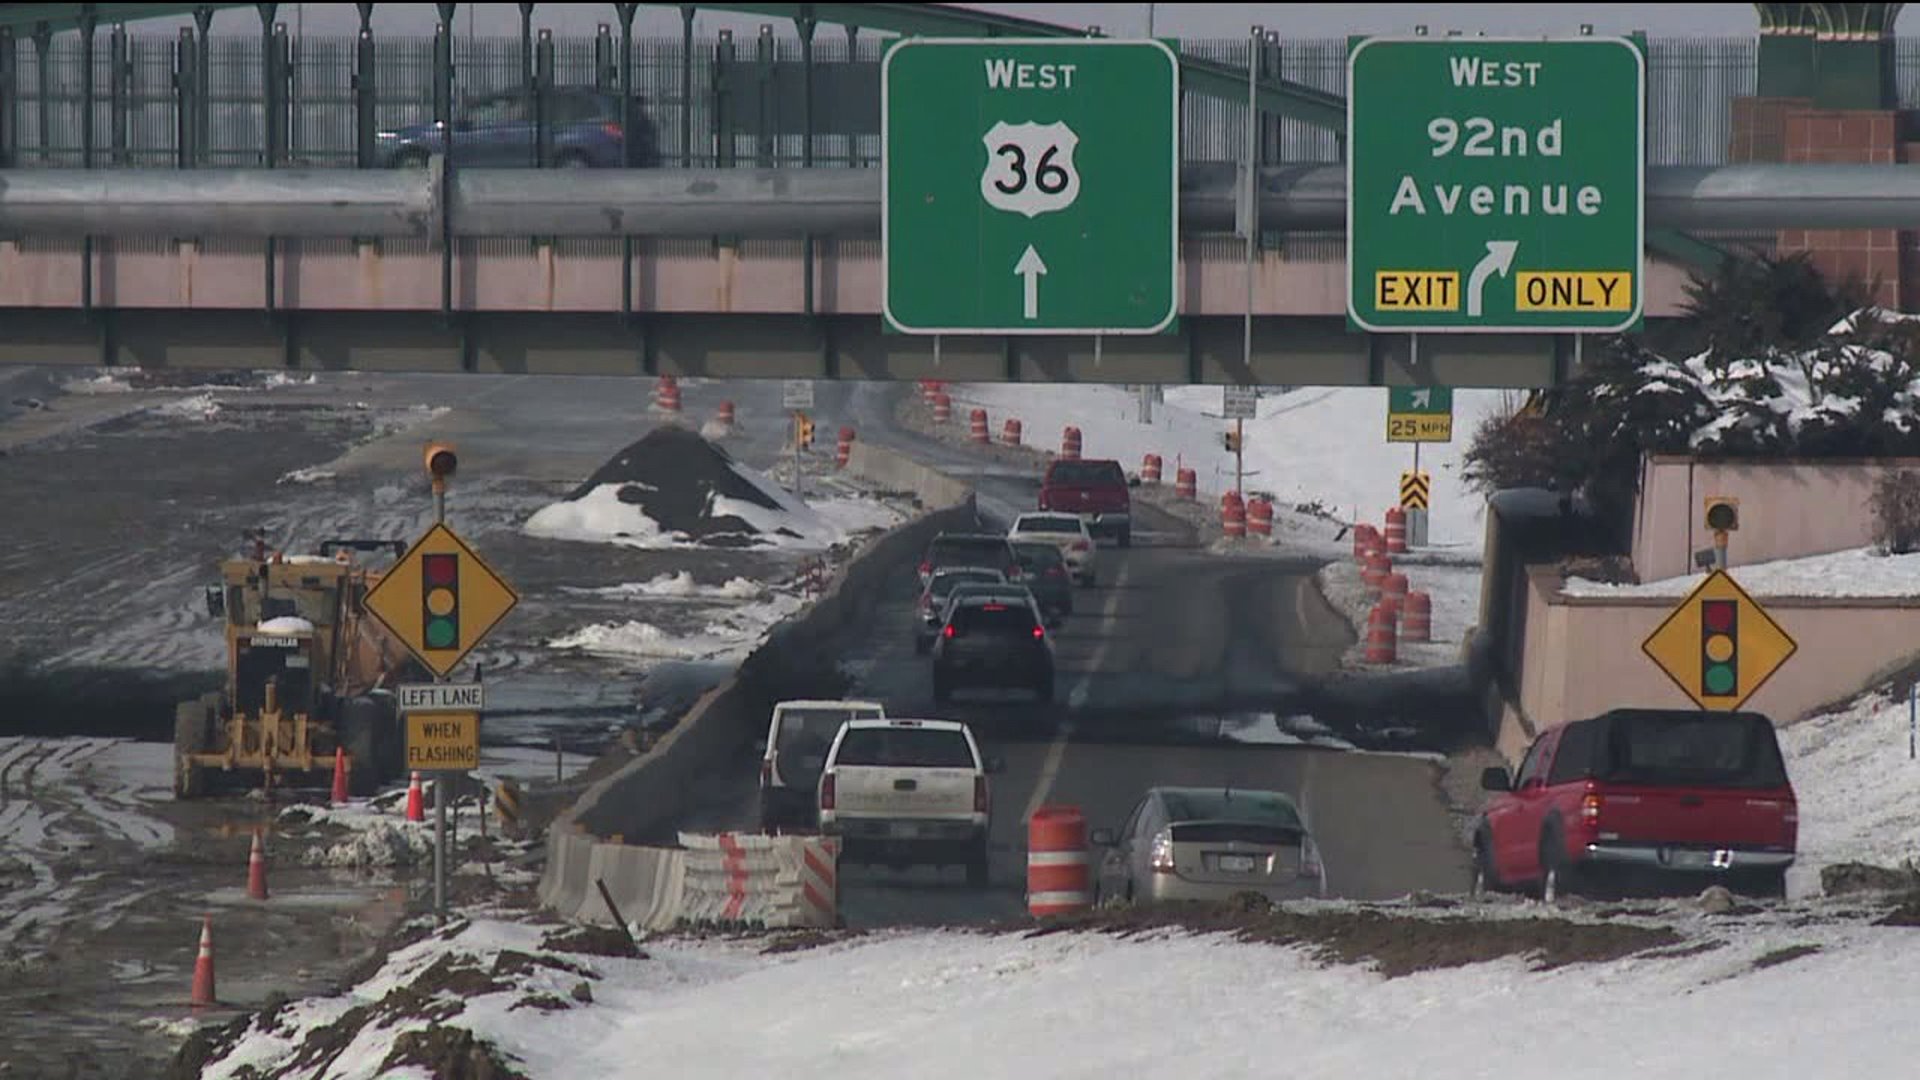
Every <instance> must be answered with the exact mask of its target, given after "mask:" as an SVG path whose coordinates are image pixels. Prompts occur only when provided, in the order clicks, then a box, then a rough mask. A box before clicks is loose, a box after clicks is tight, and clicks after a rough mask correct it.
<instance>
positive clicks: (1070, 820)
mask: <svg viewBox="0 0 1920 1080" xmlns="http://www.w3.org/2000/svg"><path fill="white" fill-rule="evenodd" d="M1092 906H1093V877H1092V860H1091V859H1090V858H1089V857H1088V855H1087V819H1086V818H1085V817H1084V816H1082V815H1081V813H1080V808H1079V807H1077V806H1042V807H1041V808H1040V809H1038V810H1035V811H1034V812H1033V817H1031V818H1029V819H1028V820H1027V912H1028V913H1029V914H1031V915H1034V916H1041V915H1065V914H1070V913H1072V912H1076V911H1085V910H1087V909H1088V908H1090V907H1092Z"/></svg>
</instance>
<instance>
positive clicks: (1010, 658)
mask: <svg viewBox="0 0 1920 1080" xmlns="http://www.w3.org/2000/svg"><path fill="white" fill-rule="evenodd" d="M976 686H984V687H998V688H1005V689H1020V688H1023V687H1024V688H1030V689H1032V691H1033V696H1034V698H1035V700H1038V701H1052V700H1053V642H1052V640H1051V639H1049V637H1048V636H1047V629H1046V626H1045V625H1043V620H1042V618H1041V615H1040V609H1039V607H1038V606H1037V605H1035V604H1034V602H1033V601H1032V599H1030V598H1019V599H1016V598H1014V597H1012V596H1001V595H990V596H978V595H966V594H964V593H963V594H961V595H958V596H956V597H955V598H954V599H953V601H951V602H950V605H949V608H948V611H947V622H946V625H945V626H942V627H941V628H940V636H939V637H938V638H935V639H934V642H933V700H935V701H946V700H947V699H948V698H951V697H952V696H953V692H954V691H955V690H956V689H960V688H962V687H976Z"/></svg>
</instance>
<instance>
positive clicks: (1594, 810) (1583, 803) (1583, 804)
mask: <svg viewBox="0 0 1920 1080" xmlns="http://www.w3.org/2000/svg"><path fill="white" fill-rule="evenodd" d="M1580 823H1581V824H1582V825H1598V824H1600V796H1598V795H1587V796H1585V797H1583V798H1582V799H1581V800H1580Z"/></svg>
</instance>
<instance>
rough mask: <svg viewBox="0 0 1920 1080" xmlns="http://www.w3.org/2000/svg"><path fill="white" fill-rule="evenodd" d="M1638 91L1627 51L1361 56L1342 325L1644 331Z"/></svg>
mask: <svg viewBox="0 0 1920 1080" xmlns="http://www.w3.org/2000/svg"><path fill="white" fill-rule="evenodd" d="M1645 85H1646V65H1645V61H1644V58H1643V57H1642V56H1641V54H1640V51H1639V49H1637V48H1636V47H1635V46H1634V44H1633V43H1632V42H1630V41H1627V40H1625V39H1623V38H1597V37H1580V38H1565V39H1558V40H1544V41H1543V40H1537V39H1535V40H1526V39H1517V38H1516V39H1505V38H1426V37H1416V38H1368V39H1366V40H1364V41H1362V42H1360V43H1359V44H1357V45H1356V46H1355V47H1354V48H1353V50H1352V52H1351V53H1349V54H1348V58H1347V87H1348V95H1349V99H1348V105H1347V151H1348V156H1347V274H1348V279H1347V313H1348V315H1349V317H1351V318H1352V320H1353V321H1354V322H1355V323H1356V324H1358V325H1359V326H1361V327H1362V328H1364V329H1366V330H1371V331H1384V332H1392V331H1400V332H1407V331H1522V332H1524V331H1555V330H1561V331H1612V330H1624V329H1626V328H1628V327H1630V326H1632V325H1633V324H1634V323H1636V322H1637V321H1639V319H1640V313H1641V306H1642V297H1643V293H1644V281H1643V277H1642V273H1641V267H1642V251H1643V249H1644V245H1645V239H1646V224H1645V214H1644V212H1643V207H1644V204H1645V199H1644V195H1645V192H1644V189H1643V177H1644V175H1645V171H1646V170H1645V164H1646V161H1645V146H1646V143H1645V139H1644V136H1643V134H1642V133H1643V132H1644V130H1645V127H1646V122H1645V104H1644V103H1645V92H1644V87H1645Z"/></svg>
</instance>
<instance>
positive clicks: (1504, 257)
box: [1467, 240, 1520, 319]
mask: <svg viewBox="0 0 1920 1080" xmlns="http://www.w3.org/2000/svg"><path fill="white" fill-rule="evenodd" d="M1518 250H1520V241H1518V240H1489V241H1487V257H1486V258H1484V259H1481V260H1480V261H1479V263H1477V264H1475V266H1474V268H1473V273H1471V274H1468V275H1467V317H1468V318H1470V319H1473V318H1479V316H1480V294H1481V292H1482V291H1484V290H1485V289H1486V285H1487V279H1488V278H1490V277H1492V276H1493V275H1495V274H1499V275H1500V276H1501V277H1506V276H1507V271H1508V270H1511V269H1512V268H1513V253H1514V252H1516V251H1518Z"/></svg>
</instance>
